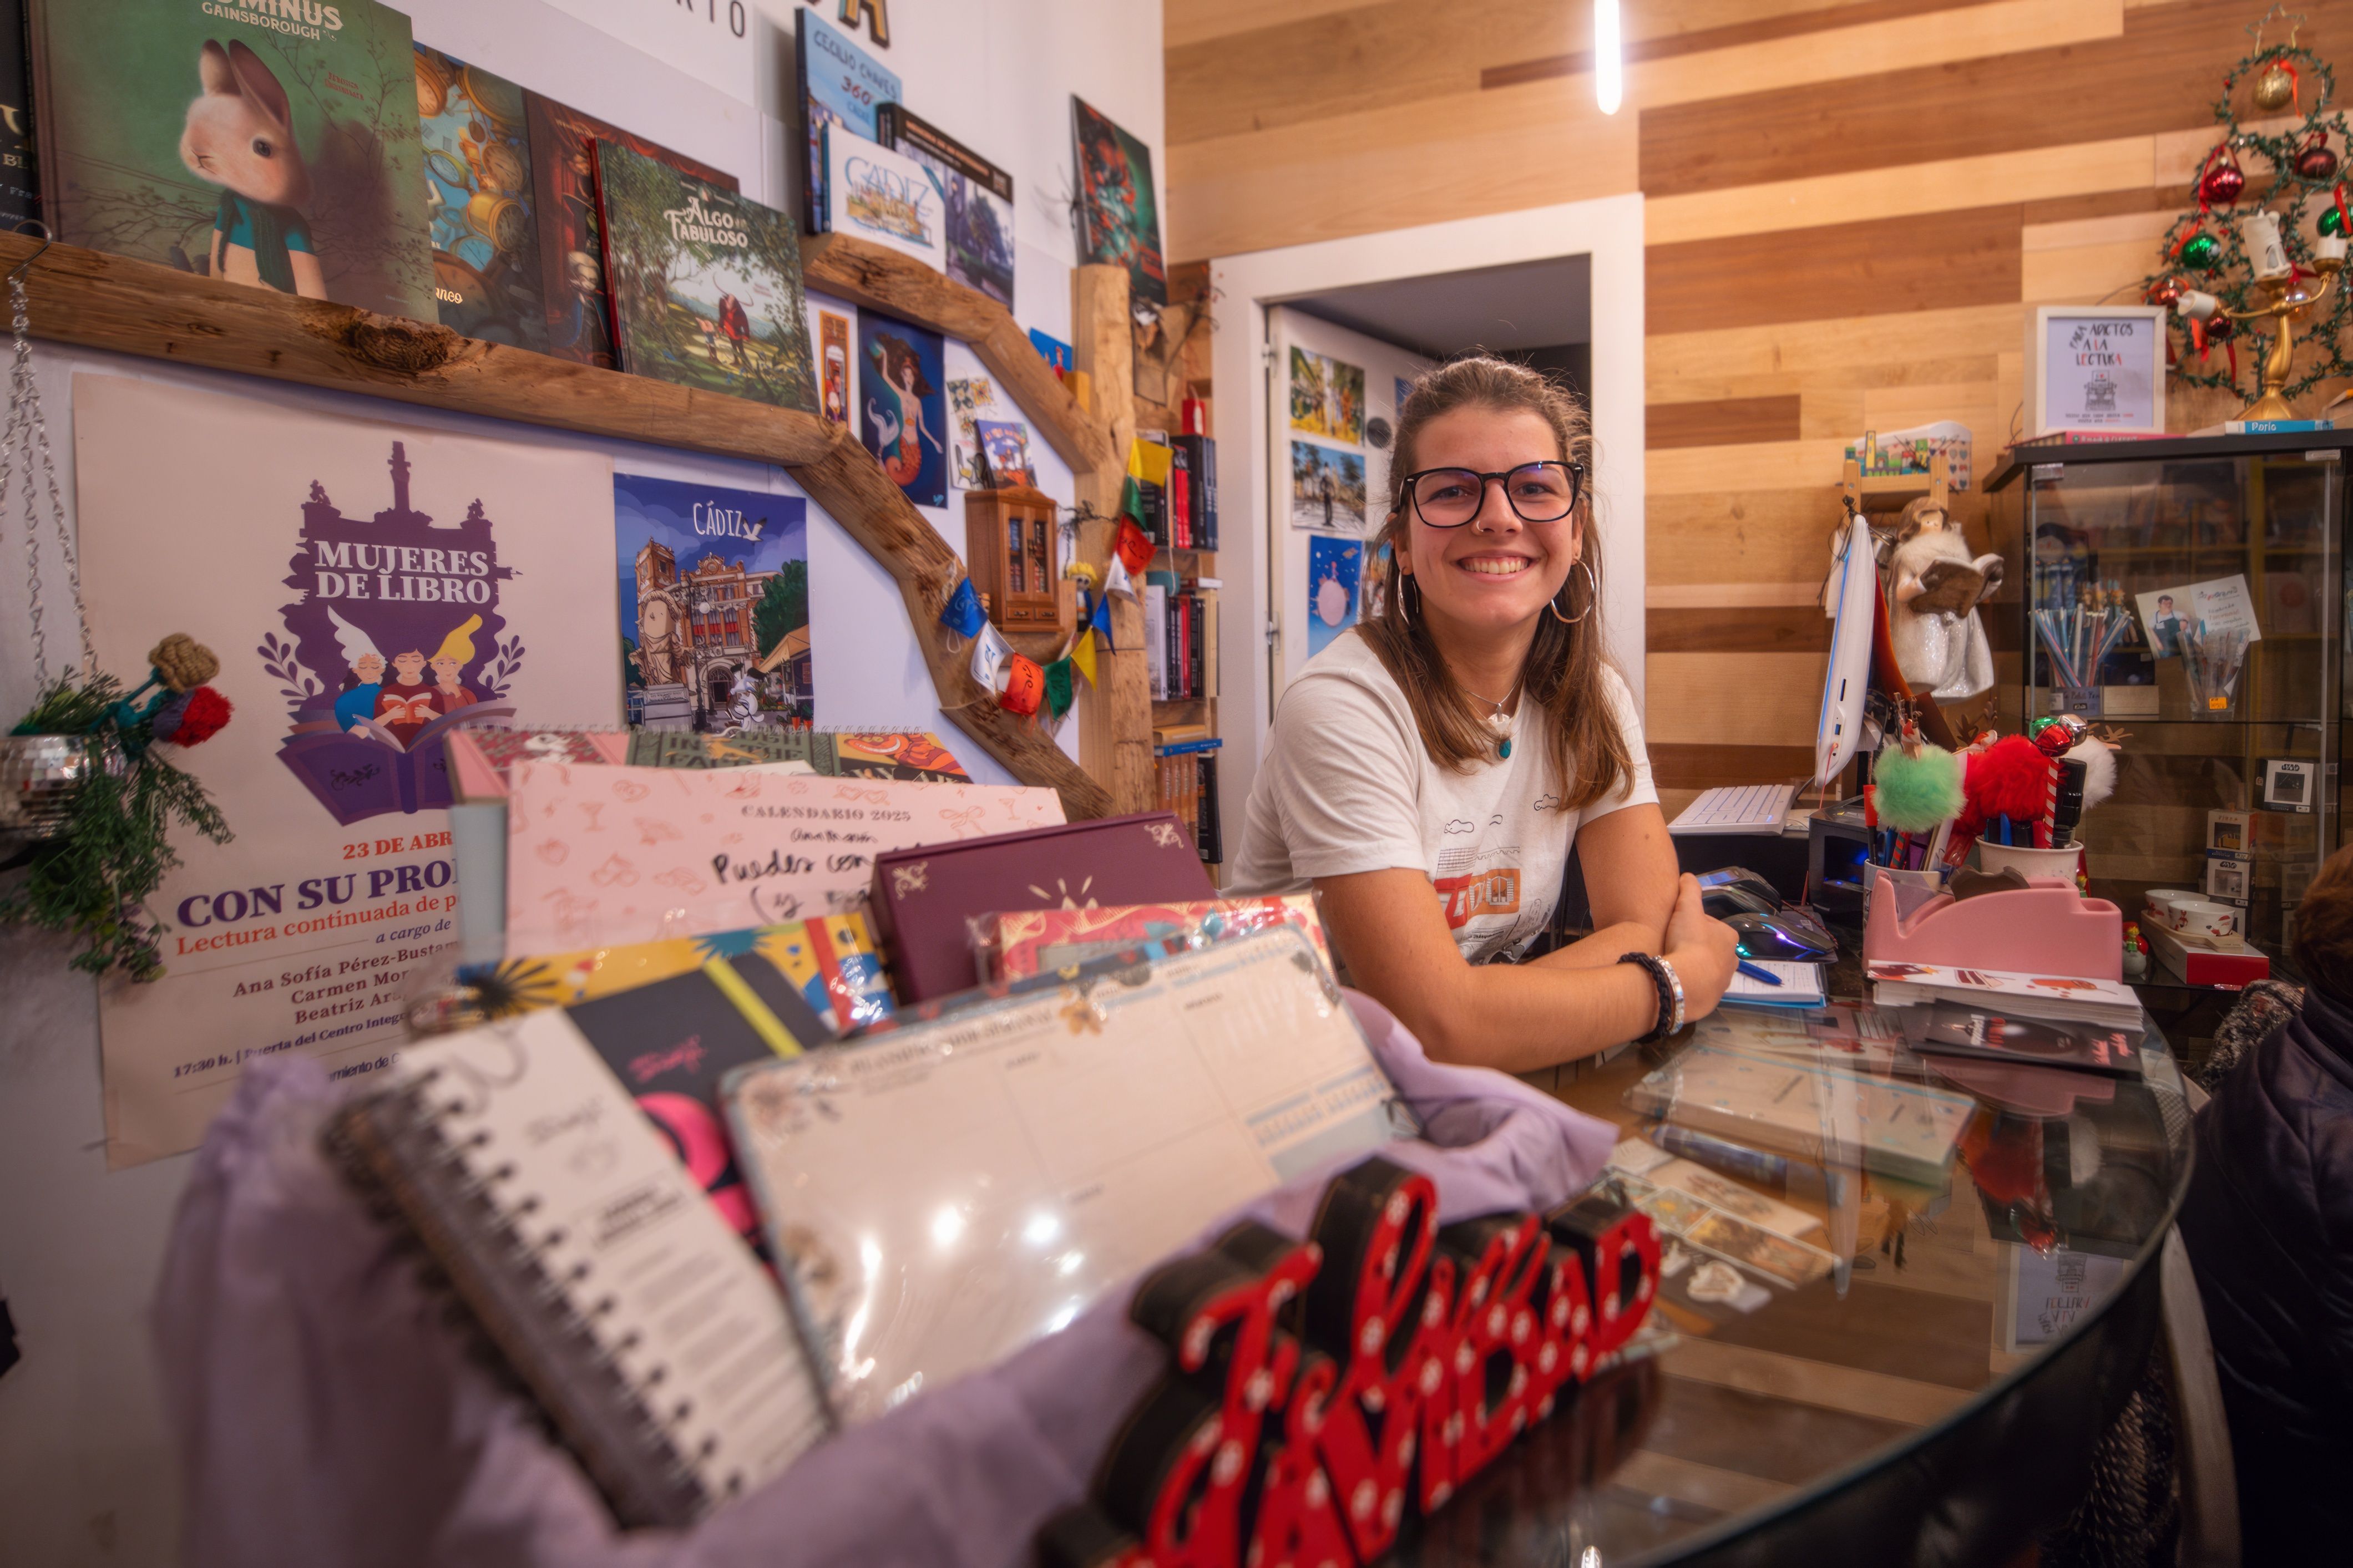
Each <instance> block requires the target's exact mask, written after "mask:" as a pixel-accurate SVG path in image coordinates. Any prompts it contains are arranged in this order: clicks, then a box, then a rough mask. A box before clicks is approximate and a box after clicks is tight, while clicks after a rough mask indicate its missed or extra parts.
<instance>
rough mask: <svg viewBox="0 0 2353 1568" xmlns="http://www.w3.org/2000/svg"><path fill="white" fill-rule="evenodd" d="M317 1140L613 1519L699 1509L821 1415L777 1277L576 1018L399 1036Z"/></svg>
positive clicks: (758, 1472) (770, 1466)
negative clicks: (429, 1270) (488, 1348)
mask: <svg viewBox="0 0 2353 1568" xmlns="http://www.w3.org/2000/svg"><path fill="white" fill-rule="evenodd" d="M392 1071H393V1073H394V1074H395V1075H396V1077H395V1081H394V1082H393V1083H392V1084H391V1085H390V1086H389V1087H388V1088H386V1089H383V1090H380V1091H379V1092H377V1093H375V1094H374V1095H371V1096H369V1097H368V1098H367V1099H365V1100H360V1101H358V1102H356V1103H354V1104H353V1105H352V1106H350V1107H348V1108H346V1109H345V1110H343V1112H342V1113H341V1114H340V1115H339V1116H338V1118H337V1120H336V1121H335V1122H334V1124H333V1129H332V1131H331V1133H330V1142H331V1143H332V1145H333V1146H334V1147H335V1149H336V1152H338V1153H339V1154H340V1155H341V1156H342V1157H343V1161H344V1162H345V1163H346V1164H347V1165H349V1166H351V1167H352V1168H353V1170H354V1171H355V1173H357V1174H359V1175H360V1176H361V1178H362V1179H363V1180H364V1181H365V1182H367V1183H369V1184H373V1185H375V1186H376V1187H378V1188H380V1189H381V1191H382V1193H383V1194H384V1196H385V1197H386V1198H387V1199H389V1201H390V1202H391V1204H392V1205H394V1206H395V1207H396V1209H397V1210H398V1211H399V1214H400V1215H401V1217H402V1218H404V1219H405V1220H406V1222H407V1223H408V1225H409V1226H411V1227H412V1228H413V1229H414V1230H415V1231H416V1232H417V1237H418V1238H419V1239H420V1240H421V1241H422V1242H423V1243H424V1245H425V1247H426V1248H427V1250H428V1251H429V1252H430V1253H431V1254H432V1255H433V1258H434V1260H435V1261H436V1262H437V1263H438V1265H439V1266H440V1267H441V1268H442V1269H443V1270H444V1271H446V1272H447V1273H448V1277H449V1279H450V1282H451V1284H452V1286H453V1287H454V1288H455V1289H456V1291H457V1293H458V1295H459V1297H460V1298H461V1299H462V1300H464V1302H465V1304H466V1306H467V1307H468V1308H470V1310H471V1311H472V1312H473V1315H474V1317H475V1319H476V1321H478V1322H479V1324H480V1327H481V1328H482V1330H483V1331H484V1332H485V1333H486V1334H487V1335H488V1337H489V1338H490V1340H491V1342H492V1343H493V1344H494V1345H496V1347H497V1348H498V1350H499V1352H501V1354H502V1355H503V1356H504V1357H505V1359H506V1361H507V1363H509V1365H510V1366H511V1367H512V1369H513V1371H514V1372H515V1373H516V1374H517V1375H518V1376H519V1377H520V1378H521V1380H522V1383H523V1384H524V1385H525V1386H526V1387H528V1388H529V1389H530V1391H531V1393H532V1394H533V1396H534V1397H536V1398H537V1400H538V1401H539V1403H540V1405H541V1406H542V1407H543V1409H544V1410H545V1411H546V1413H547V1415H548V1416H549V1417H550V1418H551V1419H552V1420H553V1422H554V1426H555V1428H556V1430H557V1432H558V1434H559V1435H560V1436H562V1437H563V1439H564V1440H565V1443H566V1444H567V1445H568V1446H569V1447H571V1449H572V1450H573V1452H574V1453H575V1454H576V1455H577V1456H578V1457H579V1458H580V1460H581V1462H582V1464H583V1465H584V1466H585V1467H586V1469H587V1471H588V1474H589V1476H590V1478H591V1479H594V1480H595V1482H596V1485H597V1487H598V1489H600V1490H602V1491H603V1493H604V1494H605V1497H606V1500H607V1502H608V1503H610V1504H611V1506H612V1509H613V1512H614V1514H615V1516H616V1517H617V1519H618V1520H619V1521H621V1522H622V1523H623V1524H624V1525H630V1526H637V1525H659V1526H681V1525H686V1524H691V1523H692V1522H693V1521H696V1520H698V1519H700V1518H702V1516H703V1515H704V1514H706V1513H708V1512H709V1511H710V1510H712V1509H713V1508H714V1507H716V1506H718V1505H719V1504H720V1503H722V1502H723V1501H725V1500H728V1499H729V1498H732V1497H734V1496H736V1495H738V1494H740V1493H744V1492H748V1491H751V1490H753V1489H755V1488H757V1487H758V1486H759V1485H760V1484H761V1483H762V1482H764V1481H766V1480H767V1479H770V1478H772V1477H774V1476H776V1474H778V1473H779V1472H781V1471H782V1470H783V1469H784V1468H785V1467H786V1466H787V1465H789V1464H790V1463H791V1462H792V1461H793V1460H794V1459H795V1458H798V1457H799V1456H800V1454H801V1453H803V1452H804V1451H805V1450H807V1448H808V1447H810V1446H811V1445H813V1444H815V1443H816V1442H817V1441H818V1439H820V1438H821V1437H823V1436H825V1435H826V1433H827V1432H828V1429H829V1426H830V1423H829V1418H828V1415H827V1411H826V1407H825V1403H824V1399H823V1396H822V1394H821V1393H820V1392H819V1389H818V1383H817V1380H816V1377H815V1375H814V1373H812V1372H811V1370H810V1366H809V1363H808V1361H807V1357H806V1356H805V1355H804V1354H803V1352H802V1350H801V1345H800V1342H799V1340H798V1338H797V1336H796V1334H795V1331H794V1329H793V1325H792V1321H791V1318H790V1315H789V1314H788V1312H787V1311H786V1305H785V1300H784V1298H783V1296H782V1295H781V1294H780V1293H779V1292H778V1290H777V1289H776V1282H775V1281H774V1280H773V1279H771V1278H770V1277H769V1276H768V1274H767V1273H766V1272H765V1270H764V1269H763V1268H761V1267H760V1265H759V1264H758V1263H757V1262H756V1261H755V1260H754V1258H753V1255H752V1253H751V1251H750V1250H749V1249H748V1248H746V1247H744V1244H743V1241H742V1239H741V1238H739V1237H737V1236H735V1235H734V1234H733V1232H732V1231H730V1230H729V1229H728V1227H727V1226H726V1225H725V1223H724V1222H723V1221H722V1220H721V1219H720V1217H719V1215H718V1214H717V1212H716V1211H715V1210H713V1208H712V1205H710V1204H709V1203H708V1202H706V1201H705V1199H704V1197H703V1194H702V1190H701V1188H700V1187H699V1186H698V1185H697V1184H696V1183H695V1182H694V1180H693V1179H692V1178H691V1176H690V1175H689V1174H688V1173H687V1172H686V1170H685V1169H684V1167H682V1166H681V1164H680V1163H679V1162H678V1160H677V1158H676V1157H675V1156H674V1155H673V1154H672V1153H671V1152H670V1148H669V1146H668V1145H667V1144H666V1143H664V1142H662V1140H661V1137H660V1135H659V1133H657V1132H656V1131H654V1130H653V1128H652V1126H651V1125H650V1124H649V1122H648V1121H646V1119H645V1117H644V1116H643V1114H641V1113H640V1112H639V1110H638V1107H637V1106H636V1105H635V1104H634V1103H633V1102H632V1101H631V1100H630V1098H629V1094H628V1090H627V1089H624V1088H623V1087H622V1086H621V1083H620V1080H619V1079H617V1078H615V1077H614V1076H613V1073H612V1071H611V1069H609V1068H607V1067H606V1065H605V1064H604V1062H603V1061H602V1060H601V1059H600V1058H598V1056H597V1054H596V1050H595V1048H594V1047H591V1046H590V1045H589V1044H588V1042H587V1040H586V1038H585V1037H583V1036H582V1035H581V1033H580V1031H579V1029H578V1028H577V1027H576V1026H575V1025H574V1024H573V1022H572V1020H571V1018H570V1017H569V1016H567V1015H566V1014H565V1013H564V1012H562V1011H559V1010H554V1009H550V1010H547V1011H544V1012H538V1013H533V1014H529V1015H527V1016H524V1017H522V1018H520V1019H517V1020H514V1021H513V1022H512V1023H506V1024H500V1025H494V1026H491V1027H488V1028H482V1029H476V1030H471V1031H469V1032H468V1033H465V1034H462V1035H453V1036H450V1037H448V1038H446V1039H441V1040H436V1041H432V1042H429V1043H427V1044H422V1045H417V1046H411V1047H407V1048H406V1049H404V1050H403V1051H402V1052H401V1055H400V1058H399V1060H398V1062H397V1063H396V1065H395V1066H394V1068H393V1069H392Z"/></svg>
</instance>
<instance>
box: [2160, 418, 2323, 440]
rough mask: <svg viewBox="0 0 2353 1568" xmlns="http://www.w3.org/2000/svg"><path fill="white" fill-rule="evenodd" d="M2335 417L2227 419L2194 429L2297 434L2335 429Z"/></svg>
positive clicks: (2206, 433) (2236, 433) (2195, 434)
mask: <svg viewBox="0 0 2353 1568" xmlns="http://www.w3.org/2000/svg"><path fill="white" fill-rule="evenodd" d="M2336 428H2337V422H2336V421H2335V420H2333V419H2225V420H2223V421H2222V423H2221V424H2220V425H2209V426H2206V427H2205V428H2204V429H2202V430H2192V431H2191V432H2189V434H2190V435H2191V436H2192V437H2199V436H2297V435H2303V434H2305V433H2306V432H2308V431H2313V430H2334V429H2336Z"/></svg>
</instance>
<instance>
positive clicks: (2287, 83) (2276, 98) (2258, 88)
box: [2255, 65, 2295, 110]
mask: <svg viewBox="0 0 2353 1568" xmlns="http://www.w3.org/2000/svg"><path fill="white" fill-rule="evenodd" d="M2294 93H2295V81H2294V79H2291V78H2290V77H2289V76H2288V74H2287V72H2286V71H2284V70H2283V69H2281V68H2279V67H2278V66H2275V65H2274V66H2266V67H2264V68H2263V75H2261V76H2259V77H2257V78H2256V79H2255V107H2256V108H2257V109H2263V110H2277V109H2285V108H2286V107H2287V101H2288V99H2289V98H2290V97H2292V96H2293V95H2294Z"/></svg>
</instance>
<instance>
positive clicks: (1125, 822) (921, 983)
mask: <svg viewBox="0 0 2353 1568" xmlns="http://www.w3.org/2000/svg"><path fill="white" fill-rule="evenodd" d="M1217 896H1218V890H1217V889H1216V888H1215V887H1214V886H1212V885H1211V883H1210V881H1209V873H1208V870H1207V869H1205V868H1203V866H1202V865H1201V858H1200V855H1199V853H1198V851H1197V850H1196V849H1195V848H1194V847H1193V840H1192V837H1191V835H1189V834H1187V832H1186V831H1185V829H1184V826H1183V825H1182V824H1180V823H1179V822H1178V821H1177V820H1176V817H1175V816H1173V815H1172V814H1170V813H1168V812H1166V811H1154V812H1147V813H1145V814H1144V815H1143V816H1109V817H1103V818H1101V819H1099V820H1096V821H1093V822H1071V823H1066V824H1064V825H1063V826H1060V827H1033V828H1031V829H1029V831H1028V832H1026V833H1000V834H997V836H995V837H990V838H966V839H962V840H959V841H957V842H954V843H948V844H926V845H922V846H919V847H915V848H912V849H893V850H891V851H889V852H887V853H885V854H882V855H878V856H876V857H875V859H874V896H873V903H872V907H871V917H872V919H873V921H874V934H875V935H876V936H877V937H879V938H880V939H881V943H882V952H883V954H884V955H885V956H886V957H887V958H889V960H890V961H891V984H892V988H893V989H894V990H896V991H897V992H898V994H899V999H900V1000H901V1001H902V1002H928V1001H930V1000H932V999H933V998H934V997H938V996H944V995H947V994H949V993H951V992H955V991H968V990H970V989H971V988H972V987H973V986H975V985H976V984H979V979H978V976H977V975H976V973H975V971H974V965H973V956H972V932H971V931H969V930H968V929H967V928H966V927H965V921H967V920H969V919H970V918H971V917H973V916H975V915H985V914H991V913H1003V912H1009V911H1012V910H1055V909H1074V910H1083V909H1095V908H1108V907H1111V906H1113V905H1119V904H1157V903H1179V902H1185V901H1187V900H1197V899H1214V898H1216V897H1217Z"/></svg>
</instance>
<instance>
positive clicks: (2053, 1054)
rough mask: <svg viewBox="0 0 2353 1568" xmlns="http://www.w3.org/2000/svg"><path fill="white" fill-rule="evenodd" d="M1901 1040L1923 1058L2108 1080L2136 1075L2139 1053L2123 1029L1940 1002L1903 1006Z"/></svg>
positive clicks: (1992, 1008) (1978, 1006) (2139, 1070)
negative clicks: (2069, 1071) (2048, 1070)
mask: <svg viewBox="0 0 2353 1568" xmlns="http://www.w3.org/2000/svg"><path fill="white" fill-rule="evenodd" d="M1903 1020H1904V1038H1905V1044H1906V1045H1909V1046H1910V1047H1912V1048H1913V1049H1914V1050H1915V1051H1918V1052H1920V1053H1921V1054H1922V1055H1924V1056H1947V1057H1966V1058H1972V1059H1974V1060H1978V1061H1989V1062H2010V1063H2012V1064H2017V1065H2032V1066H2036V1067H2053V1068H2076V1069H2078V1070H2079V1071H2083V1072H2096V1073H2105V1074H2106V1075H2107V1076H2109V1077H2111V1078H2138V1077H2139V1076H2140V1073H2141V1063H2140V1051H2139V1049H2138V1048H2137V1047H2135V1045H2134V1044H2133V1042H2132V1040H2131V1038H2130V1037H2128V1036H2126V1034H2125V1032H2124V1031H2123V1030H2121V1029H2108V1028H2103V1027H2101V1026H2098V1025H2095V1024H2067V1023H2059V1022H2054V1021H2052V1020H2051V1019H2047V1018H2021V1017H2019V1016H2015V1015H2014V1014H2009V1013H2005V1012H2004V1011H2003V1010H2001V1009H2000V1008H1999V1007H1997V1006H1990V1005H1977V1006H1964V1005H1959V1004H1957V1003H1952V1002H1939V1003H1937V1004H1936V1005H1934V1006H1932V1007H1926V1008H1919V1007H1913V1008H1907V1009H1905V1012H1904V1014H1903Z"/></svg>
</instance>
